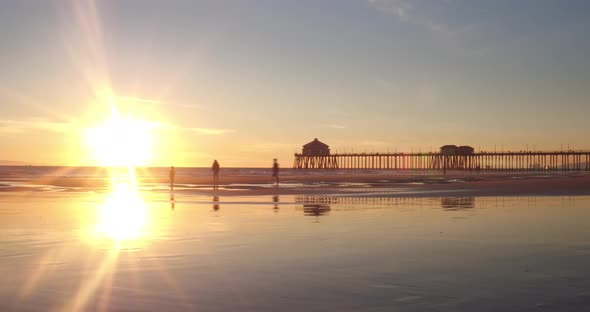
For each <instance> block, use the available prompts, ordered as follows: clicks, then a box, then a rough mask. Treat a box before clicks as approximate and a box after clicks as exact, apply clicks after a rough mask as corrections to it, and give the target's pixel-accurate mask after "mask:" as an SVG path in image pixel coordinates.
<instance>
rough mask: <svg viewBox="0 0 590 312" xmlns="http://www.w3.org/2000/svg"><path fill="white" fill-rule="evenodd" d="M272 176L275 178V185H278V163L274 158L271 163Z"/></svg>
mask: <svg viewBox="0 0 590 312" xmlns="http://www.w3.org/2000/svg"><path fill="white" fill-rule="evenodd" d="M272 176H273V177H275V178H276V179H277V187H279V163H278V162H277V159H276V158H275V159H274V163H273V164H272Z"/></svg>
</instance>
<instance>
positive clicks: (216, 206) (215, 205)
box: [213, 196, 219, 211]
mask: <svg viewBox="0 0 590 312" xmlns="http://www.w3.org/2000/svg"><path fill="white" fill-rule="evenodd" d="M213 210H214V211H218V210H219V197H218V196H213Z"/></svg>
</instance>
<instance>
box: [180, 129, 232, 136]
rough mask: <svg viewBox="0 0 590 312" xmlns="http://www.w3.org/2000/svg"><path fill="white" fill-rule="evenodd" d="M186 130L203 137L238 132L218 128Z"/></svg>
mask: <svg viewBox="0 0 590 312" xmlns="http://www.w3.org/2000/svg"><path fill="white" fill-rule="evenodd" d="M185 130H188V131H192V132H195V133H198V134H202V135H221V134H227V133H233V132H236V131H235V130H233V129H218V128H185Z"/></svg>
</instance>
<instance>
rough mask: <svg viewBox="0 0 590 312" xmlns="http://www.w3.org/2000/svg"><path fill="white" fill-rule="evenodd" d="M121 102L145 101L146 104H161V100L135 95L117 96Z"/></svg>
mask: <svg viewBox="0 0 590 312" xmlns="http://www.w3.org/2000/svg"><path fill="white" fill-rule="evenodd" d="M117 101H119V102H130V103H144V104H160V101H159V100H152V99H144V98H140V97H134V96H117Z"/></svg>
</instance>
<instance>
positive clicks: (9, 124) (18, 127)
mask: <svg viewBox="0 0 590 312" xmlns="http://www.w3.org/2000/svg"><path fill="white" fill-rule="evenodd" d="M71 128H72V124H71V123H68V122H55V121H48V120H44V119H30V120H11V119H5V120H0V133H4V134H6V133H23V132H27V131H31V130H41V131H51V132H59V133H62V132H67V131H70V130H71Z"/></svg>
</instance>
